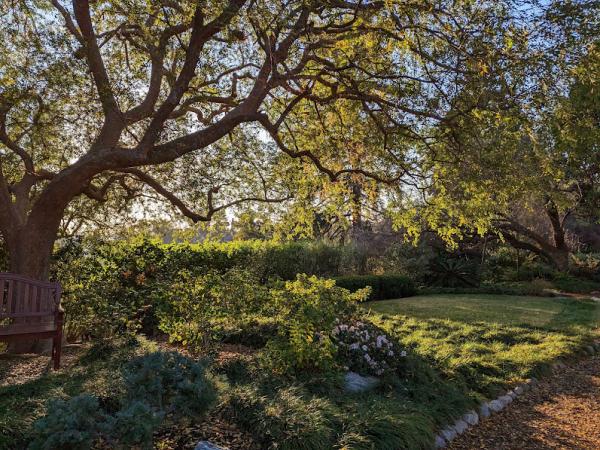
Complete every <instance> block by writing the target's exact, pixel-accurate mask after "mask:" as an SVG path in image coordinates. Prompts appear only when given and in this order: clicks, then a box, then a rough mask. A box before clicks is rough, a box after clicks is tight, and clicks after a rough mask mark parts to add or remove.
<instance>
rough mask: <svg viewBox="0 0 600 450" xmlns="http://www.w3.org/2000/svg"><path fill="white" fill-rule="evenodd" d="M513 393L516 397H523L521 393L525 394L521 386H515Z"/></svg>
mask: <svg viewBox="0 0 600 450" xmlns="http://www.w3.org/2000/svg"><path fill="white" fill-rule="evenodd" d="M513 392H514V393H515V394H517V395H523V393H524V392H525V389H524V388H523V386H517V387H516V388H514V389H513Z"/></svg>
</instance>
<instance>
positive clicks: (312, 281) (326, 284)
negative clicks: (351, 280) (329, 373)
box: [266, 275, 369, 371]
mask: <svg viewBox="0 0 600 450" xmlns="http://www.w3.org/2000/svg"><path fill="white" fill-rule="evenodd" d="M368 294H369V289H368V288H367V289H361V290H359V291H357V292H355V293H351V292H349V291H348V290H346V289H342V288H340V287H337V286H336V285H335V282H334V281H333V280H326V279H320V278H317V277H314V276H313V277H309V276H307V275H298V276H297V278H296V280H295V281H288V282H285V283H284V284H282V285H279V286H275V287H273V288H272V289H271V290H270V295H271V298H272V304H273V307H274V311H275V313H276V317H277V321H278V322H279V324H280V326H279V327H278V328H279V336H278V337H277V338H276V339H273V340H272V341H270V342H269V343H268V344H267V347H266V350H267V354H266V356H267V357H268V358H269V359H270V362H271V363H273V364H272V366H273V368H274V369H276V370H279V371H288V370H312V369H328V368H329V367H331V366H332V365H334V364H335V353H336V349H335V346H334V345H333V342H332V340H331V337H330V335H329V330H331V328H332V327H333V326H334V325H335V321H336V319H337V318H342V319H343V320H346V318H348V317H352V316H353V315H355V312H356V308H357V304H358V303H359V302H361V301H364V300H365V298H366V297H367V296H368Z"/></svg>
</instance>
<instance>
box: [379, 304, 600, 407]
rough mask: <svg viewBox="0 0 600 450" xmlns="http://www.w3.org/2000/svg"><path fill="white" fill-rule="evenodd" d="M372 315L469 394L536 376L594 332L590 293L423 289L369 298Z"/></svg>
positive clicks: (598, 318)
mask: <svg viewBox="0 0 600 450" xmlns="http://www.w3.org/2000/svg"><path fill="white" fill-rule="evenodd" d="M367 307H368V308H370V309H371V311H372V312H373V320H374V322H376V323H377V324H379V325H380V326H381V327H382V328H384V329H385V330H387V331H388V332H389V333H391V334H392V335H394V336H395V337H396V338H398V339H399V340H400V341H401V342H403V343H404V344H405V345H407V346H409V347H410V348H411V350H412V352H413V353H414V354H415V355H417V356H419V357H421V358H423V359H424V360H425V361H426V362H427V363H429V364H430V365H432V366H433V367H435V368H436V369H437V370H438V371H440V373H441V374H442V376H444V377H445V378H447V379H451V380H453V381H454V382H455V383H457V384H459V385H462V386H463V387H464V389H466V390H468V391H470V392H471V393H472V394H474V395H480V396H485V397H490V396H493V395H496V394H497V393H498V392H499V391H500V390H502V389H504V388H506V386H508V385H510V384H511V383H514V382H517V381H521V380H523V379H525V378H528V377H531V376H535V375H540V373H542V372H544V371H545V370H546V369H547V366H548V364H550V363H551V362H552V361H553V360H555V359H557V358H560V357H564V356H568V355H570V354H572V353H573V352H574V351H576V350H577V349H579V348H580V347H581V346H582V345H584V344H585V342H587V341H589V340H590V339H592V338H593V337H594V336H595V335H597V329H598V327H599V326H600V307H599V305H598V304H597V303H594V302H592V301H588V300H579V299H571V298H543V297H519V296H505V295H481V294H479V295H428V296H418V297H411V298H406V299H398V300H388V301H381V302H373V303H370V304H367Z"/></svg>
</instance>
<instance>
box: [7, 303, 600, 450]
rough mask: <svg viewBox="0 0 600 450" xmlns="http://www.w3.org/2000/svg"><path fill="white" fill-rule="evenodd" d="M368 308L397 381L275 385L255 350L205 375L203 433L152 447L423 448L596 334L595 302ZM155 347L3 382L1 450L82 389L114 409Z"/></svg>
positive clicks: (90, 352) (179, 434)
mask: <svg viewBox="0 0 600 450" xmlns="http://www.w3.org/2000/svg"><path fill="white" fill-rule="evenodd" d="M366 307H367V308H370V309H371V311H372V314H371V318H372V320H373V322H374V323H376V324H378V325H379V326H380V327H381V328H383V329H385V330H387V331H388V333H389V334H391V335H393V336H394V337H396V338H397V339H398V340H400V341H401V342H402V343H403V344H404V345H405V346H406V347H407V348H408V349H409V357H408V358H407V360H406V364H405V367H404V371H403V374H402V376H401V377H399V378H394V379H391V380H387V382H386V383H385V384H384V385H383V386H381V387H380V388H378V389H376V390H374V391H372V392H369V393H364V394H348V393H346V392H344V390H343V384H342V377H341V375H319V374H316V373H304V374H298V375H297V376H294V377H289V376H283V375H275V374H273V373H269V372H267V371H265V370H264V369H262V368H261V365H260V363H259V362H260V357H261V356H260V351H259V352H256V351H243V352H240V353H236V352H229V354H227V355H225V356H226V357H224V355H223V354H221V355H220V356H219V357H217V358H216V360H215V362H214V363H213V368H212V375H211V376H212V377H214V380H215V382H216V383H217V385H218V389H219V397H220V399H219V402H218V404H217V405H215V407H214V409H213V410H212V411H211V412H210V413H209V414H208V416H207V419H206V422H209V425H210V426H209V427H208V428H207V426H206V425H207V424H206V423H204V424H201V423H168V426H167V429H163V430H161V431H160V432H159V433H158V434H157V436H156V439H155V448H162V449H170V448H190V446H191V445H192V444H193V442H195V441H198V440H200V439H201V438H210V439H211V440H213V441H216V442H217V443H220V444H228V443H229V444H231V440H230V438H228V437H227V433H224V432H222V430H226V429H232V430H234V431H233V432H232V433H233V434H234V435H236V434H237V435H241V436H242V440H243V441H244V446H241V447H237V446H236V448H257V449H258V448H278V449H331V448H347V449H370V448H377V449H399V448H408V449H427V448H431V443H432V442H433V436H434V433H435V432H436V431H437V430H438V429H439V428H440V427H441V426H443V425H445V424H447V423H448V422H449V421H451V420H454V419H456V418H457V417H459V416H460V415H462V414H463V413H464V412H465V411H467V410H468V409H470V408H473V407H475V406H476V405H477V403H478V402H479V401H481V400H482V399H484V398H491V397H492V396H493V395H495V394H496V393H497V392H499V391H500V390H502V389H506V388H508V387H510V385H511V384H512V383H514V382H516V381H519V380H522V379H525V378H528V377H531V376H539V375H540V374H541V373H543V372H544V370H545V369H546V368H547V365H548V364H549V363H550V362H552V361H553V360H554V359H556V358H559V357H563V356H566V355H568V354H569V353H570V352H572V351H573V350H575V349H576V348H578V347H579V346H581V345H582V344H583V343H584V342H586V341H587V340H589V339H591V338H592V337H593V335H594V333H595V330H594V329H595V328H596V327H597V326H598V324H599V308H598V305H597V304H595V303H592V302H590V301H585V300H574V299H563V298H535V297H511V296H490V295H431V296H420V297H412V298H406V299H399V300H391V301H380V302H373V303H367V304H366ZM155 349H156V344H154V343H152V342H149V341H147V340H143V339H142V340H140V341H139V343H138V344H136V345H133V347H132V343H131V342H130V343H128V344H123V343H121V344H119V345H115V346H112V347H111V346H108V347H107V346H104V347H102V346H101V347H98V346H95V347H86V348H80V349H79V350H77V351H76V352H74V353H73V356H72V358H71V362H70V365H69V367H68V369H65V370H62V371H60V372H58V373H51V372H41V373H40V374H39V375H37V376H29V377H27V378H26V379H25V380H23V382H22V383H21V384H16V385H15V384H12V385H10V384H8V383H0V448H25V447H26V442H27V441H28V440H29V439H30V438H31V436H32V433H33V432H34V431H33V429H32V422H33V420H34V419H35V418H36V417H37V416H39V415H41V414H43V412H44V410H45V403H46V401H47V399H49V398H51V397H56V396H58V397H63V398H68V397H71V396H73V395H76V394H78V393H80V392H82V391H85V392H92V393H94V394H96V395H98V396H99V397H100V398H101V399H103V401H104V402H110V401H111V395H114V392H118V391H119V386H120V380H119V376H118V373H119V372H118V368H119V366H120V365H122V364H123V362H124V361H126V360H127V359H129V358H130V357H131V356H132V355H134V354H143V353H145V352H148V351H152V350H155ZM20 364H22V360H21V359H20V358H13V359H10V358H5V359H3V360H0V375H3V376H4V377H5V379H6V377H7V376H8V375H9V374H11V373H12V374H13V375H11V376H12V377H13V379H15V378H14V372H15V370H17V369H18V366H19V365H20ZM211 427H212V428H211ZM210 429H213V430H214V429H216V430H221V431H217V432H214V433H213V432H210ZM207 430H209V431H207ZM224 436H225V437H224Z"/></svg>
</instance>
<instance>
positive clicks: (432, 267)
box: [427, 255, 479, 287]
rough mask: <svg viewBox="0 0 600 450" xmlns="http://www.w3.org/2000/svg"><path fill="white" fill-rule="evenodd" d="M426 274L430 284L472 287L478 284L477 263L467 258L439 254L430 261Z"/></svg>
mask: <svg viewBox="0 0 600 450" xmlns="http://www.w3.org/2000/svg"><path fill="white" fill-rule="evenodd" d="M428 275H429V277H430V278H429V281H428V283H427V284H430V285H437V286H444V287H465V286H472V287H474V286H477V285H478V284H479V276H478V266H477V263H476V262H474V261H471V260H470V259H467V258H457V257H450V256H447V255H440V256H438V257H437V258H435V259H433V260H432V261H431V262H430V264H429V274H428Z"/></svg>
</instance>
